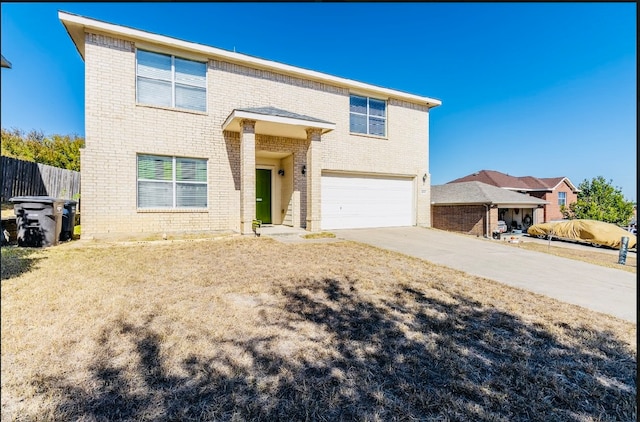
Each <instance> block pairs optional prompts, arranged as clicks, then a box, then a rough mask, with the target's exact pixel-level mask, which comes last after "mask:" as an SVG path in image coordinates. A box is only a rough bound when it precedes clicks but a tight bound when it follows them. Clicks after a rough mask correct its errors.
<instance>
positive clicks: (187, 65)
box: [136, 50, 207, 111]
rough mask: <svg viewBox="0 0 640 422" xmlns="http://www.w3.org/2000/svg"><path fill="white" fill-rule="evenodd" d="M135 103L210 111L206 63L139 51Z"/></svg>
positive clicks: (137, 54) (137, 53) (137, 55)
mask: <svg viewBox="0 0 640 422" xmlns="http://www.w3.org/2000/svg"><path fill="white" fill-rule="evenodd" d="M136 100H137V101H138V103H140V104H151V105H157V106H163V107H176V108H183V109H189V110H196V111H207V64H206V63H201V62H196V61H193V60H186V59H181V58H178V57H175V56H169V55H166V54H160V53H153V52H150V51H145V50H137V51H136Z"/></svg>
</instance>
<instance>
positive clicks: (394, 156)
mask: <svg viewBox="0 0 640 422" xmlns="http://www.w3.org/2000/svg"><path fill="white" fill-rule="evenodd" d="M58 17H59V19H60V20H61V22H62V24H63V25H64V27H65V28H66V30H67V32H68V34H69V36H70V37H71V39H72V41H73V43H74V44H75V47H76V48H77V50H78V52H79V53H80V55H81V57H82V59H83V60H84V63H85V126H86V133H85V135H86V136H85V145H86V146H85V148H84V149H83V150H82V152H81V154H82V155H81V158H82V160H81V163H82V164H81V166H82V167H81V172H82V191H81V194H82V232H83V237H89V238H91V237H94V238H96V237H110V236H112V235H123V234H124V235H131V234H136V233H142V232H145V233H162V232H165V233H166V232H176V231H177V232H180V231H210V230H211V231H213V230H232V231H236V232H240V233H250V232H251V223H252V220H253V219H254V218H256V217H257V218H259V219H261V220H263V222H264V223H271V224H275V225H277V224H282V225H287V226H292V227H302V228H306V230H309V231H318V230H322V229H335V228H352V227H382V226H412V225H419V226H430V223H431V217H430V179H429V169H428V162H429V155H428V145H429V111H430V109H431V108H433V107H436V106H438V105H440V104H441V102H440V101H439V100H435V99H432V98H428V97H423V96H419V95H414V94H409V93H405V92H401V91H396V90H393V89H388V88H382V87H378V86H375V85H370V84H366V83H362V82H357V81H353V80H350V79H345V78H340V77H335V76H331V75H328V74H324V73H320V72H316V71H312V70H307V69H302V68H298V67H294V66H290V65H285V64H281V63H277V62H273V61H269V60H264V59H260V58H256V57H253V56H248V55H245V54H240V53H235V52H230V51H226V50H221V49H218V48H214V47H209V46H205V45H202V44H196V43H192V42H187V41H183V40H178V39H174V38H170V37H167V36H163V35H158V34H153V33H149V32H145V31H141V30H137V29H133V28H128V27H124V26H119V25H115V24H111V23H106V22H102V21H98V20H95V19H91V18H87V17H83V16H78V15H73V14H70V13H66V12H59V15H58Z"/></svg>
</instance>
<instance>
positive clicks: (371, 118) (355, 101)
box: [349, 95, 387, 136]
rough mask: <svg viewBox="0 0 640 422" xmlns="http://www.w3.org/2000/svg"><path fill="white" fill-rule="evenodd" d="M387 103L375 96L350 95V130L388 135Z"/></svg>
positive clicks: (367, 133)
mask: <svg viewBox="0 0 640 422" xmlns="http://www.w3.org/2000/svg"><path fill="white" fill-rule="evenodd" d="M386 123H387V103H386V101H383V100H376V99H375V98H369V97H361V96H358V95H350V96H349V131H350V132H352V133H363V134H366V135H375V136H386V133H387V132H386Z"/></svg>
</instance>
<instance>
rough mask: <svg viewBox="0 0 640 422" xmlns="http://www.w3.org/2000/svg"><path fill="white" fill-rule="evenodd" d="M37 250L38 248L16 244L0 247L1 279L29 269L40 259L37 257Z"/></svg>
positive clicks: (6, 278) (16, 275) (17, 274)
mask: <svg viewBox="0 0 640 422" xmlns="http://www.w3.org/2000/svg"><path fill="white" fill-rule="evenodd" d="M39 252H40V250H39V249H35V248H22V247H17V246H3V247H2V248H0V254H1V257H2V269H1V270H0V271H1V272H2V280H8V279H10V278H13V277H18V276H19V275H21V274H23V273H25V272H28V271H29V270H31V269H32V268H33V266H34V264H35V263H36V262H37V261H38V260H40V259H42V258H39V257H38V255H39ZM40 256H41V255H40Z"/></svg>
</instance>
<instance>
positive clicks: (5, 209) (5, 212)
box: [0, 201, 16, 218]
mask: <svg viewBox="0 0 640 422" xmlns="http://www.w3.org/2000/svg"><path fill="white" fill-rule="evenodd" d="M15 215H16V214H15V213H14V212H13V202H9V201H3V202H1V203H0V216H1V217H2V218H5V217H15Z"/></svg>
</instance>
